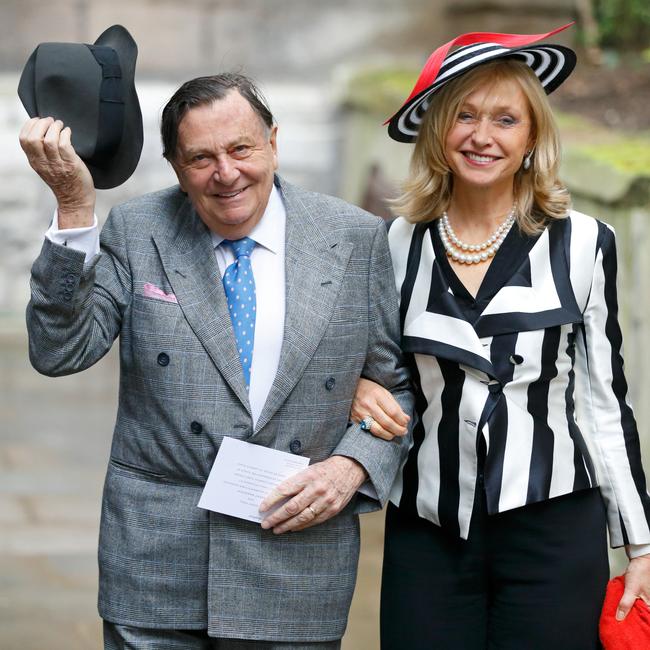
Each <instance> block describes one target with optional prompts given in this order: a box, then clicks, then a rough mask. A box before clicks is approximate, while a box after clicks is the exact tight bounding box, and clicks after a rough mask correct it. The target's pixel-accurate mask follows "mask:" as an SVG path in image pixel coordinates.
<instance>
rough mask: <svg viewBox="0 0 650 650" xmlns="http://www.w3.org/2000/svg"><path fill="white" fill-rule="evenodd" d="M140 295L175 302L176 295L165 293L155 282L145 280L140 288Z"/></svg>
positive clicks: (176, 301)
mask: <svg viewBox="0 0 650 650" xmlns="http://www.w3.org/2000/svg"><path fill="white" fill-rule="evenodd" d="M142 295H143V296H144V297H145V298H154V299H155V300H164V301H165V302H175V303H178V300H176V296H175V295H174V294H173V293H165V292H164V291H163V290H162V289H159V288H158V287H157V286H156V285H155V284H151V282H146V283H145V285H144V287H143V288H142Z"/></svg>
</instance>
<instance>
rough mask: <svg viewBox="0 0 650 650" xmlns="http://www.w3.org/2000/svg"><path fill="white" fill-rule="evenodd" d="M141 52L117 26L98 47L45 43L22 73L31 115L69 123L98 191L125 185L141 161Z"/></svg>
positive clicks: (23, 97) (21, 87)
mask: <svg viewBox="0 0 650 650" xmlns="http://www.w3.org/2000/svg"><path fill="white" fill-rule="evenodd" d="M137 56H138V46H137V45H136V43H135V41H134V40H133V38H132V37H131V34H129V32H128V31H127V30H126V29H125V28H124V27H122V26H121V25H113V26H112V27H109V28H108V29H107V30H106V31H105V32H103V33H102V34H101V36H100V37H99V38H98V39H97V40H96V41H95V43H94V44H93V45H87V44H84V43H41V44H40V45H39V46H38V47H37V48H36V49H35V50H34V52H32V54H31V56H30V57H29V59H28V60H27V63H26V64H25V68H24V69H23V73H22V75H21V77H20V82H19V84H18V96H19V97H20V100H21V101H22V103H23V106H24V107H25V109H26V110H27V113H28V114H29V116H30V117H53V118H55V119H59V120H61V121H62V122H63V123H64V124H65V125H66V126H69V127H70V129H71V130H72V144H73V146H74V148H75V150H76V152H77V153H78V154H79V156H80V157H81V159H82V160H83V161H84V162H85V163H86V165H87V166H88V169H89V170H90V173H91V175H92V177H93V182H94V184H95V187H96V188H98V189H109V188H111V187H117V186H118V185H121V184H122V183H124V181H126V180H127V178H129V176H131V174H132V173H133V172H134V171H135V168H136V166H137V164H138V160H139V159H140V153H141V152H142V143H143V134H142V113H141V112H140V103H139V102H138V95H137V94H136V91H135V61H136V58H137Z"/></svg>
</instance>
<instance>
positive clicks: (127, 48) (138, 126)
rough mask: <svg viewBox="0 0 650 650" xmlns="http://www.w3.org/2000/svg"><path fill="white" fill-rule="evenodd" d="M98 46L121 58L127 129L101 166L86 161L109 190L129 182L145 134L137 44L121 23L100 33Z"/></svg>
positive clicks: (99, 185) (97, 181)
mask: <svg viewBox="0 0 650 650" xmlns="http://www.w3.org/2000/svg"><path fill="white" fill-rule="evenodd" d="M95 45H106V46H108V47H112V48H113V49H114V50H115V51H116V52H117V55H118V57H119V59H120V67H121V69H122V83H123V89H122V91H123V98H124V128H123V131H122V139H121V141H120V145H119V147H118V148H117V150H116V152H115V154H114V155H113V156H111V158H110V159H108V160H106V161H104V162H102V164H101V166H99V165H96V164H93V163H92V162H87V163H86V164H87V165H88V169H89V170H90V173H91V175H92V177H93V181H94V184H95V187H96V188H97V189H100V190H101V189H110V188H112V187H117V186H118V185H121V184H122V183H124V181H126V180H127V179H128V178H129V177H130V176H131V175H132V174H133V172H134V171H135V168H136V167H137V165H138V161H139V160H140V154H141V153H142V145H143V142H144V135H143V129H142V112H141V110H140V102H139V101H138V95H137V93H136V90H135V64H136V60H137V58H138V46H137V44H136V42H135V41H134V40H133V37H132V36H131V34H129V32H128V31H127V30H126V29H125V28H124V27H122V25H113V26H112V27H109V28H108V29H107V30H106V31H104V32H102V34H100V36H99V38H98V39H97V40H96V41H95Z"/></svg>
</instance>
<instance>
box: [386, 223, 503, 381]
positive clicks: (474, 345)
mask: <svg viewBox="0 0 650 650" xmlns="http://www.w3.org/2000/svg"><path fill="white" fill-rule="evenodd" d="M432 227H433V226H431V224H421V225H418V226H416V227H415V228H414V229H413V236H412V238H411V241H410V244H409V243H406V242H404V243H402V242H399V241H394V236H395V235H397V236H399V233H394V227H393V228H391V231H390V233H389V236H390V238H391V250H395V249H396V248H401V247H402V246H404V245H407V246H409V260H408V265H407V271H406V275H405V279H404V283H403V285H402V289H401V309H402V349H403V350H404V351H405V352H411V353H417V354H428V355H431V356H436V357H440V358H444V359H450V360H453V361H456V362H458V363H462V364H464V365H468V366H471V367H473V368H478V369H479V370H482V371H483V372H486V373H487V374H489V375H494V369H493V367H492V364H491V362H490V357H489V351H488V350H486V349H485V348H484V347H483V345H482V344H481V341H480V340H479V337H478V335H477V333H476V331H475V330H474V328H473V327H472V325H471V324H470V323H469V322H468V321H467V320H466V318H465V316H464V315H463V313H462V312H461V311H460V309H459V308H458V304H457V302H456V299H455V297H454V295H453V294H452V293H451V291H450V288H449V283H448V282H447V280H446V278H445V275H444V273H443V271H442V269H441V268H440V264H439V262H438V261H437V260H436V254H435V251H434V248H433V241H432V239H431V228H432Z"/></svg>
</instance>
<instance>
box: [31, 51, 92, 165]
mask: <svg viewBox="0 0 650 650" xmlns="http://www.w3.org/2000/svg"><path fill="white" fill-rule="evenodd" d="M101 83H102V68H101V66H100V65H99V63H98V62H97V60H96V59H95V57H94V56H93V54H92V52H91V51H90V50H89V49H88V47H87V46H86V45H83V44H76V43H42V44H41V45H39V46H38V47H37V48H36V59H35V62H34V90H35V93H34V97H35V103H36V106H35V108H36V114H37V115H38V116H40V117H45V116H48V117H53V118H54V119H60V120H62V121H63V122H64V123H65V125H66V126H69V127H70V129H71V130H72V145H73V146H74V148H75V150H76V152H77V153H78V154H79V156H80V157H81V158H91V157H92V156H93V154H94V153H95V149H96V146H97V134H98V132H99V131H98V128H97V122H98V118H99V90H100V87H101ZM70 97H74V98H75V101H74V103H71V102H70Z"/></svg>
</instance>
